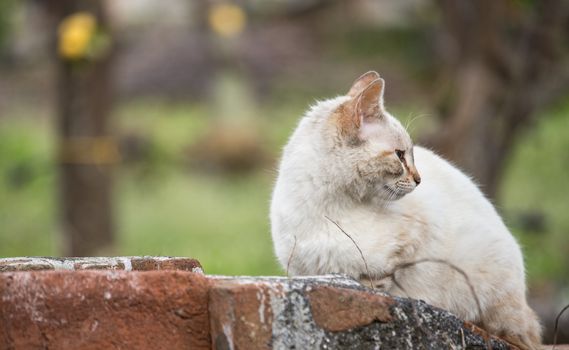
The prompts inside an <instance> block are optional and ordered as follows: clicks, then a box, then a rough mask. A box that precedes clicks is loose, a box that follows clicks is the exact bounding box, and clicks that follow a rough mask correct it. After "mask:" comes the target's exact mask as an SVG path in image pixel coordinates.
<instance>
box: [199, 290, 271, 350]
mask: <svg viewBox="0 0 569 350" xmlns="http://www.w3.org/2000/svg"><path fill="white" fill-rule="evenodd" d="M270 298H271V296H270V293H269V289H268V286H267V285H264V284H261V283H259V284H240V283H239V282H235V281H222V280H221V281H219V280H218V281H215V280H214V281H213V282H212V287H211V290H210V295H209V312H210V322H211V336H212V348H213V349H236V350H239V349H243V350H246V349H247V350H248V349H251V350H256V349H270V348H271V337H272V328H271V326H272V317H273V316H272V310H271V304H270Z"/></svg>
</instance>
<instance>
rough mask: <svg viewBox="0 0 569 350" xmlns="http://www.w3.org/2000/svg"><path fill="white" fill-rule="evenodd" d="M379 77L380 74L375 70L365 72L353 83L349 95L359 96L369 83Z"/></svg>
mask: <svg viewBox="0 0 569 350" xmlns="http://www.w3.org/2000/svg"><path fill="white" fill-rule="evenodd" d="M376 79H379V74H378V73H377V72H375V71H369V72H367V73H364V74H363V75H362V76H361V77H359V78H357V79H356V81H354V83H353V84H352V87H351V88H350V91H348V96H350V97H352V98H354V97H356V96H358V95H359V94H360V93H361V92H362V91H363V90H364V89H365V88H366V87H367V86H368V85H369V84H371V83H372V82H373V81H374V80H376Z"/></svg>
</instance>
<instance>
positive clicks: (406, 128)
mask: <svg viewBox="0 0 569 350" xmlns="http://www.w3.org/2000/svg"><path fill="white" fill-rule="evenodd" d="M429 116H431V115H430V114H428V113H423V114H418V115H416V116H414V117H413V118H412V119H411V120H409V122H408V123H407V125H406V126H405V130H406V131H407V132H408V133H409V134H412V133H413V130H409V128H410V127H411V126H412V125H413V123H414V122H415V121H416V120H418V119H421V118H425V117H429Z"/></svg>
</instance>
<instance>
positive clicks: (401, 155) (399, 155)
mask: <svg viewBox="0 0 569 350" xmlns="http://www.w3.org/2000/svg"><path fill="white" fill-rule="evenodd" d="M395 154H396V155H397V158H399V160H400V161H402V162H403V161H405V151H402V150H399V149H396V150H395Z"/></svg>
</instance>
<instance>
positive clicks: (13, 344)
mask: <svg viewBox="0 0 569 350" xmlns="http://www.w3.org/2000/svg"><path fill="white" fill-rule="evenodd" d="M208 288H209V283H208V280H207V278H206V277H205V276H203V275H201V274H197V273H192V272H179V271H150V272H126V271H39V272H38V271H34V272H5V273H0V344H1V345H0V348H2V349H186V348H192V349H209V348H210V335H209V319H208V311H207V305H208V300H207V294H208Z"/></svg>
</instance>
